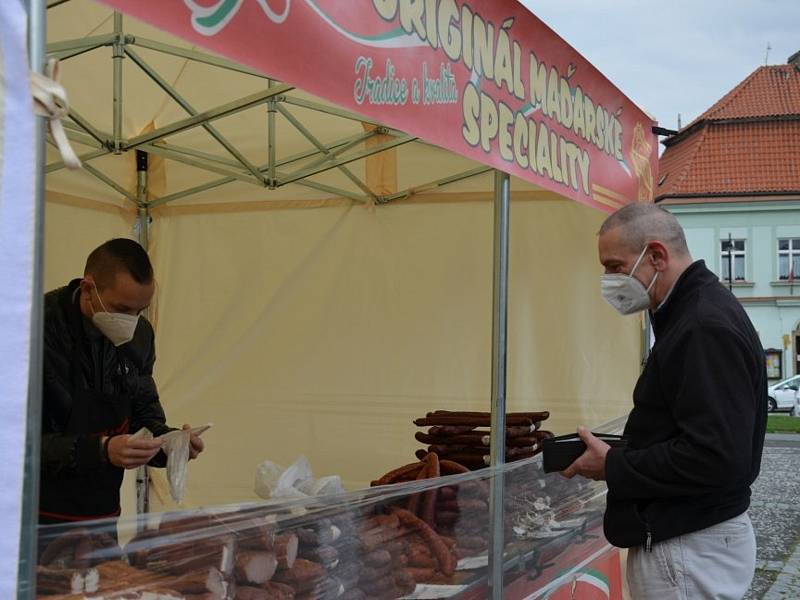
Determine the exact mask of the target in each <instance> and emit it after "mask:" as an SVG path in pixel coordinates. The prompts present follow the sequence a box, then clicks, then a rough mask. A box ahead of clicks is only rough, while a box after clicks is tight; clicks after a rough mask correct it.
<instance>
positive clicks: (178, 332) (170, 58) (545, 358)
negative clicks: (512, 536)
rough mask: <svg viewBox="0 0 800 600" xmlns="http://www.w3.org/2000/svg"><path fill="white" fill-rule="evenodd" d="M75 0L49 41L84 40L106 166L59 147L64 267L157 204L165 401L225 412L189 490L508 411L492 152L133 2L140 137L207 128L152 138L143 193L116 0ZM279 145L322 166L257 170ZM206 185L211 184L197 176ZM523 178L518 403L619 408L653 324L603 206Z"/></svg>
mask: <svg viewBox="0 0 800 600" xmlns="http://www.w3.org/2000/svg"><path fill="white" fill-rule="evenodd" d="M51 4H52V3H51ZM58 4H60V6H56V7H53V8H51V9H50V10H49V13H48V49H49V50H59V49H61V48H65V49H64V50H63V51H62V54H61V55H62V56H64V57H65V58H66V57H67V56H69V55H70V54H72V53H75V52H76V51H78V50H84V52H83V53H82V54H80V55H79V56H74V57H71V58H69V59H68V60H65V61H64V63H63V65H62V72H63V75H62V83H63V84H64V86H65V87H66V89H67V91H68V93H69V96H70V104H71V116H72V123H71V124H69V125H68V127H69V130H70V137H71V139H72V140H73V141H74V146H75V149H76V151H77V152H78V154H79V155H81V156H83V157H85V158H84V162H85V164H86V165H87V166H86V168H85V170H84V171H83V172H70V171H67V170H66V169H63V168H59V167H60V159H59V157H58V154H57V152H56V151H55V150H54V149H52V148H51V150H50V153H49V156H48V168H47V180H46V185H47V215H46V221H45V222H46V227H47V229H46V254H45V288H46V289H52V288H54V287H57V286H59V285H64V284H66V282H68V281H69V279H71V278H74V277H78V276H80V274H81V269H82V266H83V261H84V260H85V257H86V255H87V254H88V252H89V251H90V250H91V249H92V248H94V247H95V246H96V245H98V244H99V243H102V242H103V241H104V240H106V239H108V238H110V237H113V236H131V235H137V232H136V231H135V229H138V222H137V214H138V211H139V209H141V208H148V210H149V212H150V214H151V215H152V225H151V227H150V231H149V235H148V238H149V246H150V253H151V256H152V259H153V262H154V265H155V270H156V274H157V278H158V282H159V290H158V294H157V299H156V307H155V309H154V311H153V312H152V315H151V318H152V320H153V322H154V323H155V327H156V332H157V344H158V346H157V355H158V360H157V363H156V365H157V371H156V380H157V382H158V384H159V388H160V392H161V396H162V402H163V404H164V407H165V409H166V411H167V414H168V417H169V421H170V422H171V423H182V422H192V423H200V422H206V421H213V422H214V423H215V429H214V430H213V432H212V434H210V435H209V436H208V444H209V451H208V452H207V453H206V454H205V455H204V456H203V460H200V461H197V463H194V464H193V465H192V471H191V479H190V483H189V493H188V503H190V505H197V504H218V503H224V502H231V501H235V500H242V499H250V498H252V497H253V492H252V479H253V473H254V470H255V467H256V465H257V464H258V463H259V462H260V461H261V460H264V459H266V458H269V459H270V460H274V461H277V462H279V463H282V464H287V463H288V462H291V461H292V460H294V458H295V457H296V456H297V455H298V454H300V453H304V454H305V455H306V456H307V457H308V458H309V460H310V461H311V464H312V465H313V467H314V469H315V470H316V471H317V472H318V473H320V474H332V473H339V474H341V475H342V476H343V478H344V480H345V482H346V483H347V485H348V486H350V487H354V486H363V485H365V484H366V483H367V482H368V481H369V479H371V478H373V477H374V476H375V475H376V474H379V473H381V472H384V471H385V470H387V469H388V468H390V467H391V466H393V465H397V464H399V463H402V461H403V460H405V459H407V458H411V457H413V450H414V449H415V448H416V447H418V445H419V444H418V443H417V442H416V441H415V440H414V437H413V432H414V430H415V429H414V427H413V425H412V424H411V420H412V419H413V418H414V417H417V416H422V415H424V413H425V412H427V411H429V410H432V409H435V408H442V409H447V408H449V409H463V410H468V409H475V410H481V409H482V410H487V409H488V407H489V392H490V390H491V384H490V375H491V370H490V367H491V348H492V344H491V320H490V318H491V314H492V304H491V302H492V295H491V288H490V286H489V284H490V282H491V280H492V252H491V248H492V205H491V200H492V194H493V192H492V189H493V176H492V172H491V169H490V168H488V167H485V166H483V165H480V164H478V163H475V162H473V161H470V160H468V159H466V158H463V157H460V156H458V155H456V154H454V153H452V152H448V151H445V150H441V149H439V148H436V147H434V146H431V145H429V144H426V143H425V142H422V141H420V140H416V139H414V138H412V137H411V136H407V135H405V134H402V133H400V132H396V131H392V130H389V131H388V133H387V134H385V135H380V134H373V131H369V129H372V128H371V127H369V125H370V124H365V123H364V120H363V118H357V117H355V116H353V115H350V114H349V113H346V112H345V111H341V110H339V109H337V108H336V107H335V106H333V105H330V104H329V103H326V102H324V101H322V100H319V99H317V98H313V97H311V96H309V95H308V94H304V93H303V92H301V91H298V90H295V89H292V90H290V91H287V92H285V93H283V94H281V95H280V96H279V100H278V101H277V102H275V103H271V102H270V101H269V99H268V98H269V97H270V96H269V90H270V87H269V82H268V80H266V79H265V78H264V77H261V76H258V75H251V74H246V73H241V72H237V71H235V70H233V69H232V68H225V67H226V66H227V65H225V66H216V65H210V64H204V63H202V62H199V61H198V60H192V58H198V57H199V58H203V56H204V55H202V54H201V53H200V52H198V51H197V49H195V48H192V47H191V46H190V45H189V44H187V43H185V42H182V41H181V40H179V39H177V38H175V37H173V36H169V35H168V34H165V33H162V32H160V31H158V30H156V29H154V28H152V27H149V26H147V25H144V24H142V23H140V22H138V21H135V20H133V19H127V18H126V19H124V20H123V19H122V17H121V16H117V20H116V26H117V27H118V28H119V31H121V32H122V33H123V34H124V36H125V38H126V39H128V40H130V41H129V43H126V44H125V45H124V47H123V52H124V57H125V58H122V59H120V60H119V62H121V63H122V65H121V70H122V75H121V80H122V84H121V89H122V94H121V96H119V97H120V98H121V99H122V100H121V105H122V111H121V113H119V112H118V113H117V117H118V118H120V119H121V124H122V127H121V129H119V135H120V138H121V140H123V143H128V144H131V143H132V140H136V138H137V137H139V138H140V139H141V136H143V135H146V132H147V131H148V129H153V128H155V129H156V130H161V131H167V132H169V131H171V130H172V129H176V128H177V127H176V126H175V125H173V124H179V125H181V126H182V127H185V129H184V130H183V131H180V132H178V133H176V134H173V135H169V136H166V135H164V136H154V135H151V136H149V137H151V138H153V140H152V141H150V142H147V143H143V144H140V145H137V146H136V148H137V149H142V150H144V151H146V152H148V153H149V154H150V156H151V159H150V165H149V166H150V169H149V173H148V177H149V180H148V192H149V194H148V195H147V197H146V198H142V197H137V186H136V183H137V177H136V163H135V157H134V152H132V151H127V152H125V153H122V154H120V155H115V154H114V153H113V152H112V151H110V150H109V148H108V146H111V147H113V144H114V134H113V130H114V126H113V123H114V118H115V113H114V108H113V107H114V89H113V81H114V77H113V72H114V61H115V59H114V58H113V52H114V49H113V46H111V45H110V42H109V41H108V40H109V38H111V37H113V34H114V27H115V17H114V14H113V13H112V11H111V10H109V9H108V8H105V7H103V6H101V5H98V4H95V3H93V2H89V1H88V0H72V1H70V2H67V3H58ZM104 36H105V37H104ZM65 40H90V41H91V45H94V44H98V43H104V44H105V45H100V46H99V47H98V48H96V49H94V50H91V51H85V50H86V47H78V48H77V49H76V48H75V47H74V46H75V44H74V43H73V44H72V46H70V44H69V43H64V41H65ZM83 43H86V42H83ZM176 54H185V56H176ZM205 56H207V55H205ZM240 70H246V69H245V68H240ZM272 85H274V86H276V87H278V86H280V85H281V84H278V83H274V84H272ZM254 96H255V97H258V98H259V99H258V101H255V100H249V101H247V102H244V101H240V100H239V99H240V98H248V97H249V98H251V99H252V98H253V97H254ZM176 99H180V100H178V101H176ZM237 103H238V105H243V106H249V108H247V109H245V110H241V111H239V112H231V114H230V116H225V117H221V118H218V119H215V120H214V121H213V122H212V123H209V124H208V127H207V128H204V127H203V126H202V124H203V122H199V123H200V124H199V125H196V126H193V127H188V125H189V124H190V123H188V121H189V117H191V113H189V114H188V115H187V111H188V110H189V107H191V110H192V111H193V112H195V113H203V112H206V111H213V110H214V109H215V107H219V106H226V105H227V106H232V105H234V104H237ZM180 104H182V105H183V107H182V106H180ZM251 105H252V106H251ZM271 111H274V112H271ZM273 123H274V127H272V128H271V127H270V125H271V124H273ZM192 124H193V123H192ZM365 125H366V126H365ZM209 130H210V131H209ZM365 130H367V131H366V132H365ZM270 131H271V132H272V133H270ZM88 132H91V133H88ZM143 132H144V133H143ZM96 138H99V140H98V139H96ZM79 141H81V142H84V143H79ZM133 143H136V142H133ZM102 144H105V146H106V147H101V148H97V146H100V145H102ZM348 146H349V148H348ZM319 147H323V148H325V149H326V150H322V151H320V150H319ZM342 148H347V150H346V151H344V152H340V150H341V149H342ZM382 148H386V150H384V151H383V152H379V153H377V154H371V153H372V152H375V151H378V150H381V149H382ZM389 148H391V149H389ZM271 153H274V155H272V156H274V158H275V160H273V161H272V162H271V163H270V161H269V158H270V156H271ZM326 153H335V154H336V158H335V159H334V161H333V164H332V162H331V161H327V162H322V159H323V158H324V154H326ZM237 155H238V156H239V157H241V162H239V160H237ZM294 157H305V158H300V159H295V160H292V159H293V158H294ZM345 161H347V164H346V165H345V164H341V163H344V162H345ZM242 163H244V164H242ZM270 164H275V165H276V169H275V172H276V173H277V176H278V177H277V178H278V180H279V181H281V180H288V179H293V178H294V177H296V176H297V175H294V174H295V173H298V172H299V174H303V173H308V172H313V171H315V170H318V171H319V173H317V174H314V175H310V176H308V177H304V178H302V179H297V180H296V181H295V182H293V183H288V184H283V183H282V184H281V185H280V187H277V188H276V189H270V188H269V185H267V186H265V185H264V183H263V181H258V180H257V178H256V177H257V176H260V177H261V178H263V179H267V180H268V179H269V178H270V177H271V174H272V171H271V168H270V166H269V165H270ZM244 165H258V167H259V168H258V170H257V171H256V172H257V174H258V175H257V176H254V175H253V174H252V173H248V172H247V167H246V166H244ZM337 165H338V166H337ZM450 181H452V182H450ZM222 182H226V183H224V184H222ZM212 184H218V185H215V186H214V187H211V185H212ZM198 187H199V188H202V187H208V188H209V189H206V190H201V191H198V192H194V193H191V194H187V193H186V190H190V191H191V190H192V189H193V188H198ZM511 189H512V190H513V191H512V196H511V198H512V202H513V204H514V207H513V218H512V227H511V257H510V264H511V275H510V281H511V290H510V297H509V299H510V302H509V304H510V316H509V321H510V323H511V328H510V334H509V352H508V355H509V380H508V402H509V409H510V410H523V409H527V410H538V409H547V410H550V411H551V412H552V413H553V417H552V424H551V425H550V426H551V427H552V428H554V429H556V430H557V431H564V430H567V431H568V430H572V429H573V428H574V427H575V425H576V424H578V423H581V422H586V423H598V422H602V421H604V420H608V419H610V418H613V417H616V416H619V415H620V414H622V413H624V412H625V411H626V408H627V406H628V404H629V393H630V389H631V383H632V381H633V379H634V377H635V375H636V374H637V371H638V364H639V353H640V331H639V324H638V322H636V321H635V320H625V321H620V319H619V318H618V317H617V316H616V315H614V314H613V311H612V310H611V309H609V308H608V307H607V306H605V305H604V303H603V302H602V299H601V298H600V296H599V294H598V291H597V275H598V266H597V263H596V246H595V244H596V238H595V233H596V231H597V229H598V227H599V223H600V222H601V221H602V219H603V213H601V212H599V211H595V210H592V209H588V208H585V207H582V206H580V205H578V204H576V203H574V202H571V201H568V200H566V199H564V198H561V197H559V196H557V195H556V194H553V193H552V192H547V191H545V190H542V189H537V188H536V187H535V186H533V185H532V184H529V183H527V182H524V181H522V180H519V179H517V178H514V179H513V180H512V183H511ZM376 196H381V198H376ZM171 198H174V199H172V200H171Z"/></svg>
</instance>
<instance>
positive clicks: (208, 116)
mask: <svg viewBox="0 0 800 600" xmlns="http://www.w3.org/2000/svg"><path fill="white" fill-rule="evenodd" d="M291 89H293V88H292V86H290V85H279V86H276V87H274V88H271V89H269V90H265V91H262V92H256V93H255V94H250V95H249V96H245V97H244V98H239V99H238V100H234V101H233V102H227V103H225V104H222V105H221V106H217V107H216V108H212V109H210V110H207V111H204V112H201V113H198V114H197V115H195V116H194V117H188V118H186V119H181V120H180V121H175V122H174V123H170V124H169V125H165V126H164V127H159V128H158V129H154V130H153V131H148V132H147V133H145V134H142V135H138V136H136V137H134V138H131V139H130V140H128V143H127V144H125V149H126V150H133V149H134V148H136V147H137V146H141V145H142V144H148V143H150V142H154V141H156V140H160V139H161V138H165V137H168V136H170V135H175V134H176V133H181V132H184V131H188V130H189V129H193V128H195V127H199V126H201V125H203V124H204V123H208V122H211V121H214V120H216V119H221V118H223V117H228V116H230V115H234V114H236V113H239V112H242V111H244V110H247V109H249V108H253V107H254V106H258V105H260V104H265V103H266V102H267V100H269V99H270V98H272V97H273V96H278V95H280V94H284V93H286V92H287V91H289V90H291Z"/></svg>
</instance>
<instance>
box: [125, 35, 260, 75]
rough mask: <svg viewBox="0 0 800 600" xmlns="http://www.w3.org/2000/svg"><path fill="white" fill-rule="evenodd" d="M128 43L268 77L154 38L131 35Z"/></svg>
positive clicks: (245, 73) (222, 59)
mask: <svg viewBox="0 0 800 600" xmlns="http://www.w3.org/2000/svg"><path fill="white" fill-rule="evenodd" d="M128 43H129V44H131V45H134V46H138V47H140V48H146V49H148V50H154V51H156V52H160V53H161V54H169V55H172V56H177V57H178V58H186V59H188V60H191V61H194V62H198V63H203V64H206V65H211V66H212V67H220V68H222V69H227V70H229V71H236V72H237V73H243V74H244V75H252V76H253V77H258V78H260V79H270V77H269V75H264V73H261V72H259V71H256V70H255V69H251V68H249V67H246V66H244V65H240V64H238V63H235V62H232V61H230V60H226V59H224V58H219V57H217V56H213V55H211V54H206V53H205V52H198V51H197V50H190V49H188V48H181V47H179V46H173V45H172V44H165V43H164V42H157V41H155V40H151V39H148V38H143V37H139V36H136V37H132V38H131V39H130V40H129V42H128Z"/></svg>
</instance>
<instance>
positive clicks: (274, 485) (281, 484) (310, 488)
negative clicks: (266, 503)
mask: <svg viewBox="0 0 800 600" xmlns="http://www.w3.org/2000/svg"><path fill="white" fill-rule="evenodd" d="M255 492H256V494H258V496H259V497H261V498H264V499H265V500H269V499H274V498H285V499H291V498H298V499H299V498H307V497H309V496H323V495H328V494H339V493H344V488H343V487H342V480H341V478H340V477H339V476H338V475H329V476H327V477H322V478H320V479H318V480H317V479H314V475H313V473H312V471H311V465H310V464H309V463H308V459H307V458H306V457H305V456H300V457H298V459H297V460H296V461H294V463H292V464H291V465H290V466H289V467H288V468H284V467H282V466H281V465H279V464H276V463H274V462H272V461H269V460H265V461H264V462H263V463H261V464H260V465H259V466H258V468H257V469H256V482H255Z"/></svg>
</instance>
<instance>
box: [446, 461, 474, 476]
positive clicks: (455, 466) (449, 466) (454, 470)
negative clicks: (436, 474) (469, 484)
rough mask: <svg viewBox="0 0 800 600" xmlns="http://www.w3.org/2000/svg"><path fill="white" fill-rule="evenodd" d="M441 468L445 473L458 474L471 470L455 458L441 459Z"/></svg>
mask: <svg viewBox="0 0 800 600" xmlns="http://www.w3.org/2000/svg"><path fill="white" fill-rule="evenodd" d="M439 470H440V471H441V472H442V473H443V474H444V475H458V474H461V473H469V472H470V470H469V469H468V468H467V467H465V466H464V465H462V464H460V463H457V462H455V461H453V460H447V459H440V460H439Z"/></svg>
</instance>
